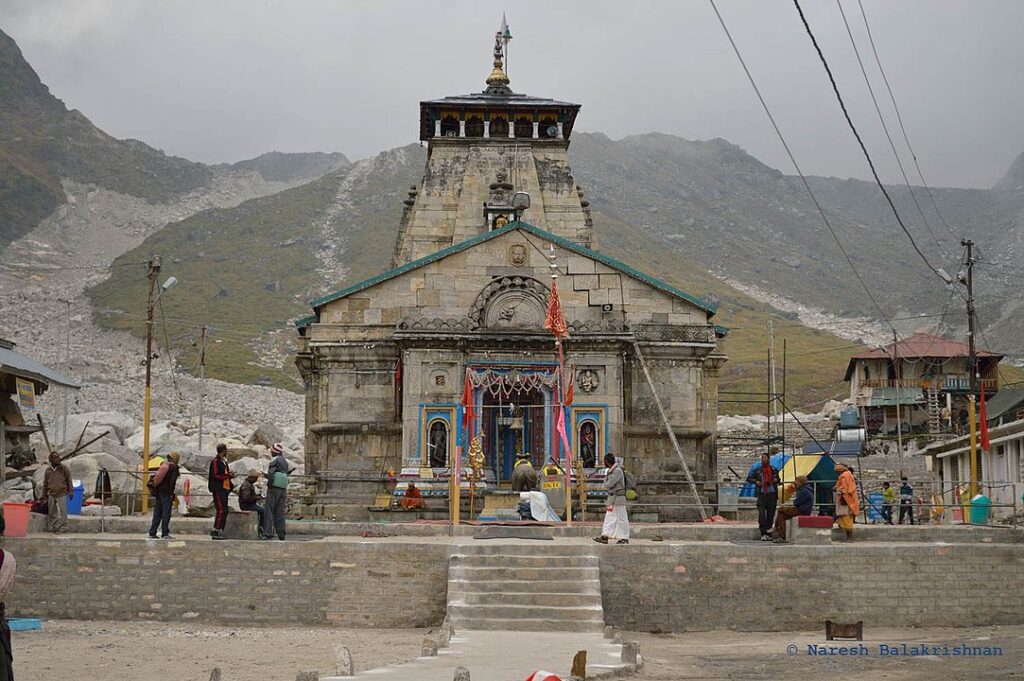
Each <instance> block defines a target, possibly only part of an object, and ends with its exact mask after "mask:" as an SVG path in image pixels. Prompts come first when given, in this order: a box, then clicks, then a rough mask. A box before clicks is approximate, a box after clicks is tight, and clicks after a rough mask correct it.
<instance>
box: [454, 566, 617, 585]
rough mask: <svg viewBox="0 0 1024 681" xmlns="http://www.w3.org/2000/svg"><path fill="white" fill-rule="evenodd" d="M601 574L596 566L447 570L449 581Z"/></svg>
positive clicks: (574, 577)
mask: <svg viewBox="0 0 1024 681" xmlns="http://www.w3.org/2000/svg"><path fill="white" fill-rule="evenodd" d="M600 578H601V572H600V569H599V568H598V567H597V566H586V567H568V568H567V567H561V566H559V567H472V566H466V565H452V566H451V569H450V570H449V579H450V580H458V579H462V580H467V581H475V580H478V579H481V580H504V581H513V582H515V581H534V580H544V581H548V580H566V581H571V580H581V579H600Z"/></svg>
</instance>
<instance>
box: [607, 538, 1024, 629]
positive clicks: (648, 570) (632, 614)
mask: <svg viewBox="0 0 1024 681" xmlns="http://www.w3.org/2000/svg"><path fill="white" fill-rule="evenodd" d="M624 548H627V547H621V546H615V547H607V548H602V549H599V553H600V557H601V591H602V595H603V600H604V612H605V620H606V622H607V624H609V625H612V626H615V627H620V628H622V629H629V630H640V631H666V632H669V631H688V630H708V629H724V628H730V629H739V630H752V631H785V630H796V629H821V628H822V627H823V626H824V621H825V620H826V619H833V620H838V621H849V622H855V621H858V620H863V621H864V624H865V625H866V626H921V627H927V626H968V625H987V624H1011V623H1013V624H1020V623H1022V622H1024V583H1022V582H1021V579H1020V566H1021V565H1022V564H1024V546H1020V545H1012V544H1006V545H996V544H958V545H935V544H892V545H884V544H865V545H860V546H858V545H857V544H856V543H854V544H851V545H848V546H847V545H824V546H776V545H746V546H744V545H735V544H728V543H720V544H703V545H692V544H691V545H686V544H682V545H679V544H676V545H662V546H630V547H628V548H629V550H628V551H623V550H622V549H624Z"/></svg>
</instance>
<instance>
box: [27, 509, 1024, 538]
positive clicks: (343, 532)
mask: <svg viewBox="0 0 1024 681" xmlns="http://www.w3.org/2000/svg"><path fill="white" fill-rule="evenodd" d="M149 520H150V519H149V518H148V517H141V516H128V517H125V516H120V517H113V518H104V519H103V520H102V527H104V528H105V532H107V533H111V534H129V535H131V534H138V535H140V536H144V535H145V534H146V532H147V531H148V529H149ZM68 525H69V527H68V532H69V533H72V534H81V533H86V534H94V533H99V532H100V528H101V519H100V518H98V517H86V516H70V517H69V518H68ZM212 526H213V519H212V518H177V517H176V518H174V519H173V520H172V521H171V534H173V535H175V536H182V535H209V533H210V528H211V527H212ZM484 527H491V528H493V527H505V526H504V525H500V526H494V525H490V526H489V525H479V524H477V525H470V524H466V523H463V524H461V525H459V526H458V527H451V526H450V525H448V524H447V523H444V522H431V523H418V522H408V523H371V522H335V521H330V520H309V519H304V520H293V519H290V518H289V520H288V534H289V535H292V536H296V537H298V536H303V535H305V536H316V537H325V536H326V537H331V536H335V537H359V536H364V535H365V536H373V537H406V538H414V537H423V538H426V537H473V536H477V535H480V534H482V533H486V532H492V531H493V532H496V533H498V534H500V533H501V531H500V530H482V529H481V528H484ZM523 527H536V528H538V529H537V530H534V532H536V533H537V534H538V535H545V536H546V535H547V534H548V532H549V531H550V535H551V536H553V537H554V538H556V539H568V538H580V539H588V540H589V539H590V537H593V536H595V535H597V534H600V530H601V523H600V522H599V521H597V520H596V519H595V520H592V521H589V522H587V523H580V522H574V523H573V525H572V527H566V526H565V525H564V524H555V525H549V526H538V525H536V524H532V525H524V526H523ZM631 528H632V539H634V540H645V539H654V538H657V537H660V538H662V539H663V540H665V541H735V540H743V539H757V537H758V532H757V524H756V523H747V522H725V523H634V524H632V526H631ZM45 529H46V517H45V516H42V515H39V514H33V517H32V521H31V522H30V523H29V532H30V533H43V532H45ZM509 534H514V533H511V532H510V533H509ZM509 538H511V537H509ZM832 538H833V539H841V538H842V532H841V531H840V530H838V529H836V528H833V530H832ZM854 541H856V542H861V541H885V542H900V543H904V542H948V543H975V542H983V543H986V544H989V543H996V544H1019V543H1024V527H1017V528H1010V527H997V526H978V525H862V524H856V525H855V526H854Z"/></svg>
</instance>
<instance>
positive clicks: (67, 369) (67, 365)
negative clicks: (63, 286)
mask: <svg viewBox="0 0 1024 681" xmlns="http://www.w3.org/2000/svg"><path fill="white" fill-rule="evenodd" d="M64 303H65V304H66V305H67V307H66V308H65V312H64V375H65V376H70V375H71V301H70V300H65V301H64ZM69 392H71V388H69V387H67V386H64V389H63V390H62V391H61V412H62V414H61V424H60V432H61V443H62V444H61V449H63V450H65V451H67V448H68V393H69Z"/></svg>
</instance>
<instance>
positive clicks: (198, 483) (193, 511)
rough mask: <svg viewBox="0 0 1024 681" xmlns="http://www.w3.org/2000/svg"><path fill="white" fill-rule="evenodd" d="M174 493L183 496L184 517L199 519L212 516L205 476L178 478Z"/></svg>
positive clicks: (211, 505) (210, 497)
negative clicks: (184, 503) (184, 505)
mask: <svg viewBox="0 0 1024 681" xmlns="http://www.w3.org/2000/svg"><path fill="white" fill-rule="evenodd" d="M174 493H175V494H177V495H178V496H184V497H185V501H186V505H187V507H188V508H187V513H186V515H189V516H195V517H199V518H209V517H210V516H212V515H213V510H214V509H213V497H212V496H210V491H209V487H208V486H207V482H206V476H203V477H200V476H198V475H189V474H185V475H182V476H180V477H179V478H178V484H177V485H175V487H174Z"/></svg>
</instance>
